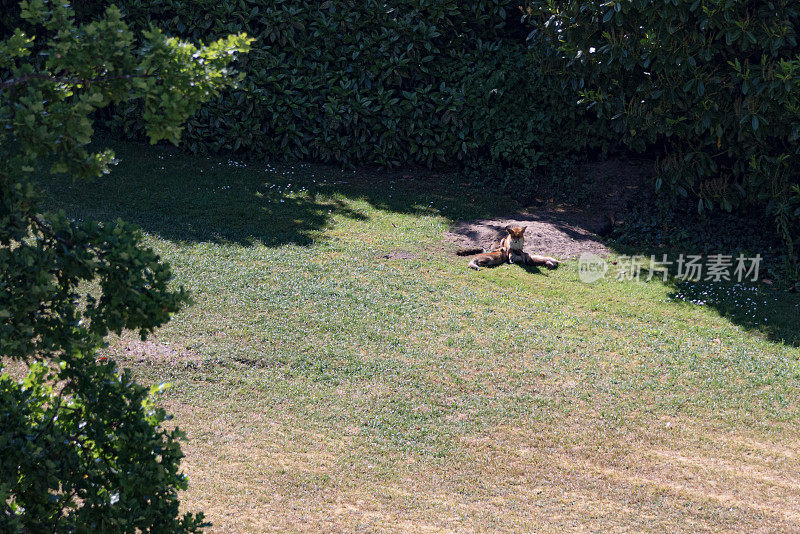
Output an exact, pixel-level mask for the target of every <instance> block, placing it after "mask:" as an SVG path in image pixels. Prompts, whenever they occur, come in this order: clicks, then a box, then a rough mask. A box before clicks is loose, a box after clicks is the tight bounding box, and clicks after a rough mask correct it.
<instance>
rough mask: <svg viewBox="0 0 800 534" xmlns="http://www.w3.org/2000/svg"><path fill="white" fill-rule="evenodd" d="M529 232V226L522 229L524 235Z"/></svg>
mask: <svg viewBox="0 0 800 534" xmlns="http://www.w3.org/2000/svg"><path fill="white" fill-rule="evenodd" d="M527 231H528V227H527V226H523V227H522V233H523V234H524V233H525V232H527Z"/></svg>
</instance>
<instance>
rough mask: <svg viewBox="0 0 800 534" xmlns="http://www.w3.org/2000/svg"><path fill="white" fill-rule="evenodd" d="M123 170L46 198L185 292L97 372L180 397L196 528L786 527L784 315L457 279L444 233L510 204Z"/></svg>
mask: <svg viewBox="0 0 800 534" xmlns="http://www.w3.org/2000/svg"><path fill="white" fill-rule="evenodd" d="M117 155H118V157H119V158H120V161H121V163H120V165H119V166H118V168H116V169H115V170H114V172H113V173H112V174H111V175H109V176H108V177H105V178H103V179H102V180H100V181H98V182H96V183H95V184H92V185H90V186H87V185H85V184H72V183H71V182H70V181H68V180H62V179H58V178H46V179H45V180H44V186H45V188H46V191H47V194H48V196H49V201H48V202H50V203H51V205H52V206H55V207H60V208H63V209H65V210H66V211H67V212H68V214H70V215H71V216H73V217H76V218H98V219H101V220H109V219H115V218H117V217H121V218H123V219H126V220H128V221H131V222H135V223H137V224H139V225H140V226H141V227H142V229H143V230H144V232H145V233H146V241H147V243H148V244H149V245H150V246H152V247H153V248H154V249H155V250H156V251H158V252H159V253H160V254H161V255H162V256H163V257H164V258H165V259H167V260H168V261H169V262H170V263H171V264H172V266H173V270H174V273H175V283H176V284H182V285H184V286H186V287H187V288H188V289H189V290H190V291H191V292H192V294H193V298H194V304H193V305H192V306H190V307H187V308H186V309H185V310H184V311H182V312H181V313H179V314H177V315H176V316H175V317H174V319H173V321H172V322H171V323H169V324H168V325H167V326H166V327H164V328H162V329H161V330H159V331H158V332H157V333H156V334H155V335H154V336H152V337H151V338H150V340H149V341H148V343H146V344H142V343H141V342H140V341H138V339H137V337H136V336H135V335H127V334H126V335H125V336H123V337H122V338H121V339H116V338H115V339H111V340H110V347H109V349H108V350H109V352H110V353H111V354H113V355H114V356H115V357H116V358H117V359H118V361H120V363H121V365H122V366H126V367H131V368H132V369H133V370H134V371H135V373H136V374H137V376H138V377H139V378H140V380H141V381H143V382H145V383H156V382H161V381H168V382H171V383H172V388H171V389H170V390H168V392H167V393H166V394H165V395H164V396H162V397H161V402H162V403H163V404H164V405H165V407H167V409H168V410H169V411H170V412H172V413H173V414H174V416H175V422H176V423H177V424H178V425H179V426H180V427H182V428H183V429H184V430H186V431H187V433H188V435H189V440H188V442H186V444H185V445H184V451H185V453H186V458H185V460H184V463H183V466H184V470H185V471H186V472H187V474H188V475H189V477H190V484H191V487H190V489H189V491H187V492H186V493H185V494H184V495H183V503H184V506H185V507H186V508H187V509H190V510H204V511H205V512H206V514H207V516H208V519H209V520H211V521H212V522H213V523H214V526H213V527H212V529H211V531H214V532H266V531H287V530H288V531H348V532H351V531H364V532H376V531H387V532H389V531H397V530H405V531H410V532H451V531H457V532H486V531H494V532H563V531H565V530H569V531H573V530H587V531H609V530H610V531H671V532H673V531H675V530H684V531H731V532H733V531H736V532H747V531H750V532H753V531H763V532H768V531H786V532H789V531H798V530H800V418H799V417H798V415H800V405H798V395H799V394H800V349H799V348H798V346H800V319H799V317H800V298H798V296H797V295H796V294H781V293H777V292H775V291H772V290H770V289H769V288H763V289H758V288H754V289H752V290H751V289H749V288H741V287H731V286H721V287H715V286H702V287H701V286H695V287H692V288H676V287H674V286H673V285H670V284H663V283H661V282H650V283H632V282H615V281H613V280H607V281H601V282H599V283H597V284H593V285H587V284H583V283H581V282H579V281H578V279H577V269H576V262H574V261H571V262H567V263H565V264H564V265H563V266H562V267H561V268H560V269H558V270H557V271H552V272H548V271H541V272H536V271H526V270H524V269H522V268H519V267H517V266H510V265H504V266H501V267H499V268H496V269H485V270H482V271H480V272H475V271H471V270H469V269H467V268H466V264H467V261H468V260H467V259H465V258H461V257H457V256H455V255H454V254H453V253H452V247H451V246H450V245H447V244H445V243H444V241H443V239H442V233H443V231H445V230H446V229H447V228H448V226H449V225H450V224H451V223H452V222H453V221H455V220H459V219H469V218H476V217H483V216H490V215H497V214H502V213H507V212H510V211H511V210H513V209H515V208H516V206H515V205H514V203H513V201H512V200H510V199H506V198H499V199H498V198H491V197H490V196H489V195H490V194H491V192H490V191H489V190H477V189H469V188H466V187H465V186H462V185H459V183H458V182H459V180H458V177H455V178H456V179H455V180H452V179H450V178H444V177H441V178H440V181H441V182H447V184H449V185H441V184H440V185H433V184H431V183H427V182H425V181H424V180H422V179H418V178H413V177H408V176H404V174H403V173H397V174H386V173H383V174H378V173H370V172H368V171H359V172H353V171H340V170H337V169H330V168H325V167H318V166H309V165H297V166H273V165H270V164H265V163H248V164H245V163H242V162H236V161H230V160H228V159H227V158H202V157H189V156H185V155H178V154H175V153H173V152H171V151H168V150H165V149H162V148H158V147H156V148H152V147H144V146H140V145H133V144H130V145H128V144H125V145H121V146H119V147H117ZM541 252H542V253H547V251H541ZM688 252H691V251H688ZM386 256H388V257H386ZM397 257H400V258H403V259H393V258H397ZM687 294H688V295H690V297H691V298H684V297H682V296H681V295H687ZM692 295H693V296H692ZM697 298H702V299H703V300H704V301H706V304H705V305H697V304H693V303H692V302H687V300H692V299H695V300H696V299H697Z"/></svg>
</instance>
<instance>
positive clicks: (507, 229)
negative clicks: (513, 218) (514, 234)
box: [505, 224, 511, 234]
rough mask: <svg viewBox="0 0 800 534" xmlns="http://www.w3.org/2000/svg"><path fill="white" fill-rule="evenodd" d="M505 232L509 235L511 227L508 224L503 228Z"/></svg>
mask: <svg viewBox="0 0 800 534" xmlns="http://www.w3.org/2000/svg"><path fill="white" fill-rule="evenodd" d="M505 231H506V232H508V233H509V234H510V233H511V225H510V224H509V225H507V226H506V227H505Z"/></svg>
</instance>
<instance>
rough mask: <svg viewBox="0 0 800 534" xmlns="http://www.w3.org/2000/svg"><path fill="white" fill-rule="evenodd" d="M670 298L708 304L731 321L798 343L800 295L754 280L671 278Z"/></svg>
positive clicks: (764, 334)
mask: <svg viewBox="0 0 800 534" xmlns="http://www.w3.org/2000/svg"><path fill="white" fill-rule="evenodd" d="M672 287H673V290H672V292H671V293H670V295H669V298H670V299H671V300H672V301H674V302H685V303H687V305H694V306H710V307H712V308H714V309H715V310H716V311H717V313H719V314H720V315H721V316H722V317H725V318H726V319H728V320H729V321H730V322H732V323H733V324H737V325H739V326H741V327H743V328H746V329H747V330H753V331H757V332H758V333H760V334H761V335H763V336H764V337H766V338H767V339H769V340H771V341H775V342H779V343H784V344H786V345H790V346H793V347H800V295H798V294H797V293H788V292H784V291H777V290H770V289H764V288H763V287H759V286H757V285H755V284H746V283H712V282H685V281H677V280H676V281H673V283H672Z"/></svg>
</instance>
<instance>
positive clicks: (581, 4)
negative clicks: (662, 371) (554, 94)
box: [528, 0, 800, 248]
mask: <svg viewBox="0 0 800 534" xmlns="http://www.w3.org/2000/svg"><path fill="white" fill-rule="evenodd" d="M528 13H529V14H530V17H529V18H530V21H531V22H532V23H533V24H534V33H533V35H534V37H535V38H537V39H550V40H551V42H553V43H556V44H555V47H556V48H558V49H559V51H560V52H561V53H562V54H563V56H564V58H565V61H567V66H568V70H565V73H566V74H567V75H569V76H570V78H571V79H572V81H573V83H574V84H575V86H577V87H579V88H580V91H581V97H582V101H583V103H584V104H585V105H586V106H587V107H591V109H592V110H593V111H594V113H596V114H597V117H598V118H599V119H600V120H602V121H604V124H605V125H607V127H608V128H609V129H610V130H611V131H613V132H614V133H615V134H616V135H617V136H618V137H619V140H620V141H621V142H623V143H625V145H626V146H628V147H629V148H631V149H633V150H636V151H642V150H645V149H647V148H651V149H653V148H654V149H656V150H657V153H658V154H659V155H660V161H659V163H660V170H661V174H660V177H659V178H658V182H657V185H659V186H664V187H666V188H668V190H669V191H671V192H673V193H674V194H677V195H683V196H693V197H694V198H696V199H698V208H699V209H700V210H704V209H711V208H714V207H721V208H723V209H725V210H729V211H730V210H733V209H735V208H737V207H739V206H742V205H745V204H751V205H752V204H757V205H760V206H762V207H764V208H766V209H767V210H768V211H769V212H770V213H771V214H772V215H773V216H774V217H775V220H776V221H777V225H778V230H779V231H780V233H781V234H782V235H783V237H784V239H785V240H786V241H787V243H788V244H789V246H790V248H791V246H792V241H793V240H794V239H796V238H797V237H798V236H800V231H799V230H798V226H797V219H798V216H800V198H799V195H800V192H798V189H797V188H798V183H799V182H798V171H797V169H798V168H800V167H798V165H797V164H798V150H799V149H800V145H799V144H798V142H797V140H798V134H800V115H799V114H798V113H799V111H800V106H799V105H798V103H799V100H798V99H799V98H800V96H799V95H800V62H799V58H800V47H799V46H798V41H797V39H798V35H797V32H798V27H799V26H800V4H798V3H797V2H794V1H792V0H778V1H766V0H759V1H754V0H723V1H716V0H715V1H708V0H666V1H658V2H652V1H650V0H628V1H621V2H614V1H610V2H590V1H586V0H575V1H561V0H547V1H536V2H533V3H532V4H531V5H530V6H529V8H528Z"/></svg>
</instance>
